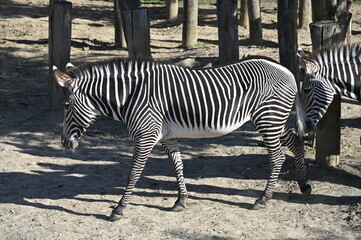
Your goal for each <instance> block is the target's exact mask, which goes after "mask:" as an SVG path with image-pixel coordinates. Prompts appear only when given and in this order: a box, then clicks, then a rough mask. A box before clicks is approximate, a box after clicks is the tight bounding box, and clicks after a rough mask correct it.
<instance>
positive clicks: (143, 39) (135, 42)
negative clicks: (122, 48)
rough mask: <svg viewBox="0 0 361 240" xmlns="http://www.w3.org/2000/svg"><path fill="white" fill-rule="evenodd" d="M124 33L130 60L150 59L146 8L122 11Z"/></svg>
mask: <svg viewBox="0 0 361 240" xmlns="http://www.w3.org/2000/svg"><path fill="white" fill-rule="evenodd" d="M123 15H124V31H125V36H126V39H127V45H128V53H129V57H131V58H151V53H150V26H149V16H148V10H147V9H146V8H137V9H127V10H124V11H123Z"/></svg>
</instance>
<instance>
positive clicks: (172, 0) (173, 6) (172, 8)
mask: <svg viewBox="0 0 361 240" xmlns="http://www.w3.org/2000/svg"><path fill="white" fill-rule="evenodd" d="M165 12H166V18H167V19H172V18H176V17H178V0H166V1H165Z"/></svg>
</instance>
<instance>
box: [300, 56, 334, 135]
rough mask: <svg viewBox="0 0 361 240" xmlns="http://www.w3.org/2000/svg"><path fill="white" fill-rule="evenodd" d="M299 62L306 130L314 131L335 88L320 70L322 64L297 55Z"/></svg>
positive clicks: (330, 100)
mask: <svg viewBox="0 0 361 240" xmlns="http://www.w3.org/2000/svg"><path fill="white" fill-rule="evenodd" d="M299 64H300V68H301V72H302V73H303V77H302V78H303V85H302V93H303V99H304V102H305V105H306V106H305V118H306V120H305V122H306V128H307V129H306V132H310V131H315V130H316V125H317V123H318V122H319V121H320V119H321V118H322V116H323V115H324V114H325V112H326V110H327V108H328V106H329V105H330V103H331V102H332V100H333V95H334V94H335V90H334V88H333V87H332V85H331V83H330V82H329V81H327V80H326V79H325V78H324V77H323V76H322V75H321V74H320V72H321V71H322V66H321V65H320V64H319V63H318V62H317V61H314V60H311V59H307V57H306V56H305V55H299Z"/></svg>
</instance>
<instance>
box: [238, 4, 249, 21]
mask: <svg viewBox="0 0 361 240" xmlns="http://www.w3.org/2000/svg"><path fill="white" fill-rule="evenodd" d="M239 25H240V26H241V27H244V28H248V26H249V16H248V6H247V0H241V7H240V14H239Z"/></svg>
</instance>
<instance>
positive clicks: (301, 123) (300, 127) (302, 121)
mask: <svg viewBox="0 0 361 240" xmlns="http://www.w3.org/2000/svg"><path fill="white" fill-rule="evenodd" d="M295 107H296V115H297V123H296V125H297V126H296V130H297V135H298V136H299V137H302V136H303V135H304V134H305V132H306V130H307V127H306V114H305V111H304V108H303V105H302V103H301V97H300V94H299V92H297V95H296V100H295Z"/></svg>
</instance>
